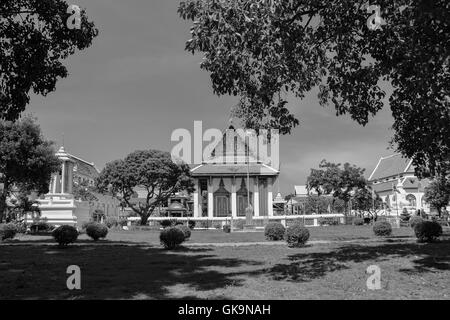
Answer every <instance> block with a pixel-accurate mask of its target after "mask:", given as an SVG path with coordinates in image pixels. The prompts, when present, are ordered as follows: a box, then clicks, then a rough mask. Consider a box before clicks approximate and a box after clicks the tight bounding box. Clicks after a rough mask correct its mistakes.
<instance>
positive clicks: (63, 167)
mask: <svg viewBox="0 0 450 320" xmlns="http://www.w3.org/2000/svg"><path fill="white" fill-rule="evenodd" d="M61 173H62V174H61V193H62V194H64V193H66V162H65V161H63V163H62V170H61Z"/></svg>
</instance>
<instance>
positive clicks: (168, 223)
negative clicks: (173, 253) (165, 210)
mask: <svg viewBox="0 0 450 320" xmlns="http://www.w3.org/2000/svg"><path fill="white" fill-rule="evenodd" d="M159 224H160V225H161V227H163V228H168V227H174V226H177V225H182V224H183V222H179V221H177V220H175V219H166V220H163V221H161V222H160V223H159Z"/></svg>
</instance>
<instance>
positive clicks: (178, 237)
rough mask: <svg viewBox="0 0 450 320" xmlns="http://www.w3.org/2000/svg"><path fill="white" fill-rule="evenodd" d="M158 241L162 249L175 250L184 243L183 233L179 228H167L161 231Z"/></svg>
mask: <svg viewBox="0 0 450 320" xmlns="http://www.w3.org/2000/svg"><path fill="white" fill-rule="evenodd" d="M159 240H160V241H161V244H162V245H163V246H164V248H166V249H168V250H171V249H175V248H177V247H178V246H179V245H180V244H182V243H183V241H184V233H183V231H181V230H180V229H179V228H176V227H168V228H165V229H163V230H162V231H161V233H160V234H159Z"/></svg>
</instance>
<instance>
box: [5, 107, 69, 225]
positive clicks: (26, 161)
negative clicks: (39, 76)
mask: <svg viewBox="0 0 450 320" xmlns="http://www.w3.org/2000/svg"><path fill="white" fill-rule="evenodd" d="M59 169H60V162H59V160H58V158H57V157H56V156H55V150H54V148H53V143H52V142H50V141H47V140H45V139H44V137H43V136H42V133H41V128H40V127H39V125H37V124H36V122H35V119H34V118H32V117H30V116H27V117H24V118H23V119H21V120H19V121H17V122H11V121H3V120H2V121H0V183H2V184H3V191H2V192H1V193H0V221H1V219H2V216H3V213H4V210H5V208H6V203H5V202H6V198H7V197H8V196H10V195H11V194H12V193H13V192H14V191H17V192H18V193H19V194H24V193H25V194H27V193H29V192H31V191H35V192H37V193H39V194H44V193H47V192H48V191H49V183H50V178H51V175H52V173H53V172H56V171H58V170H59Z"/></svg>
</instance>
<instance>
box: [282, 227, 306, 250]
mask: <svg viewBox="0 0 450 320" xmlns="http://www.w3.org/2000/svg"><path fill="white" fill-rule="evenodd" d="M285 239H286V242H287V244H288V246H289V247H301V246H303V245H305V243H306V242H307V241H308V239H309V230H308V229H307V228H306V227H304V226H302V225H300V224H295V225H293V226H291V227H288V228H287V229H286V234H285Z"/></svg>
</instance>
